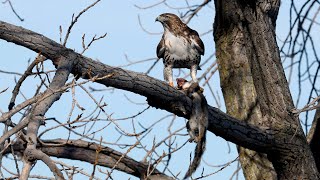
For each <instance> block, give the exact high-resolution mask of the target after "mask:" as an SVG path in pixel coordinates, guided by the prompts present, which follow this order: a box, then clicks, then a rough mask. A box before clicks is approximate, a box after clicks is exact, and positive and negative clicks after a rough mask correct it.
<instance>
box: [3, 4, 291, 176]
mask: <svg viewBox="0 0 320 180" xmlns="http://www.w3.org/2000/svg"><path fill="white" fill-rule="evenodd" d="M12 2H13V3H14V7H15V9H16V11H17V12H18V13H19V15H21V17H22V18H24V19H25V21H23V22H21V21H19V20H18V19H17V18H16V16H15V15H14V14H13V13H12V11H11V9H10V8H9V6H8V4H5V5H3V4H0V20H2V21H5V22H9V23H12V24H15V25H18V26H22V27H24V28H27V29H30V30H32V31H35V32H38V33H41V34H43V35H45V36H47V37H49V38H51V39H53V40H55V41H57V42H58V41H59V26H60V25H61V26H62V29H63V34H65V32H66V29H67V27H68V26H69V24H70V21H71V16H72V14H73V13H75V14H77V13H78V12H80V11H81V10H82V9H83V8H85V7H86V6H88V5H89V4H90V3H92V1H77V0H68V1H63V0H56V1H39V0H29V1H24V0H12ZM145 2H147V3H145ZM155 2H156V1H142V0H138V1H133V0H131V1H126V3H124V2H123V1H107V0H102V2H100V3H99V4H98V5H97V6H95V7H94V8H92V9H90V10H89V11H88V12H87V13H86V14H85V15H83V16H82V17H81V18H80V19H79V21H78V23H77V24H76V26H75V28H74V29H73V31H72V33H71V36H70V39H69V41H68V44H67V47H69V48H72V49H75V50H76V51H77V52H81V50H82V48H81V37H82V35H83V34H84V33H85V34H86V37H87V42H88V41H89V39H90V38H91V37H92V36H93V35H95V34H97V35H102V34H104V33H108V35H107V37H106V38H105V39H104V40H101V41H99V42H97V43H95V44H93V45H92V47H91V48H90V49H89V50H88V51H87V52H86V53H85V55H86V56H88V57H90V58H92V59H96V60H99V61H101V62H103V63H106V64H108V65H112V66H121V65H125V64H127V63H128V62H127V61H126V58H125V55H127V56H128V58H129V59H130V60H131V61H136V60H142V59H147V58H153V57H155V56H156V54H155V48H156V46H157V43H158V42H159V39H160V38H161V34H157V35H150V34H147V33H146V32H144V31H143V30H142V29H141V27H140V25H139V22H138V15H140V17H141V22H142V24H143V27H144V28H146V29H147V30H148V31H150V32H153V33H161V32H162V26H161V24H160V23H155V22H154V20H155V18H156V17H157V16H158V15H159V14H161V13H164V12H172V13H177V11H176V10H173V9H170V8H168V7H166V6H164V5H161V6H158V7H155V8H152V9H146V10H140V9H138V8H136V7H135V6H134V5H135V4H136V5H141V6H147V5H151V4H153V3H155ZM169 2H170V1H169ZM181 2H184V1H181ZM197 2H198V4H200V3H201V2H202V1H197ZM170 4H171V5H174V6H176V7H177V6H178V5H176V3H174V2H173V1H172V3H170ZM181 4H184V3H181ZM288 4H289V1H288V0H286V1H283V2H282V6H281V10H280V14H279V18H278V21H277V22H278V25H277V34H278V36H279V38H280V39H283V38H284V37H285V34H286V32H287V31H288V24H289V22H288V18H289V17H288ZM183 6H185V5H183ZM182 12H184V10H182ZM214 13H215V10H214V4H213V2H211V3H210V7H205V8H204V9H203V10H201V12H200V14H199V16H198V17H195V18H194V19H193V20H192V21H191V23H190V24H189V26H190V27H191V28H193V29H195V30H197V31H198V32H199V33H200V34H201V33H204V32H206V31H208V30H210V29H211V28H212V23H213V19H214ZM202 40H203V41H204V43H205V47H206V55H205V56H204V57H203V59H206V58H207V57H209V56H210V55H211V54H212V53H214V51H215V50H214V43H213V37H212V33H209V34H207V35H205V36H203V37H202ZM0 53H1V58H2V61H1V64H0V70H6V71H14V72H20V73H23V72H24V70H25V68H26V66H27V61H28V60H29V59H31V60H33V59H34V57H35V56H36V53H34V52H32V51H29V50H27V49H25V48H23V47H19V46H16V45H14V44H12V43H7V42H5V41H2V40H0ZM152 63H153V61H149V62H146V63H144V64H137V65H133V66H130V67H125V68H126V69H130V70H133V71H137V72H145V71H146V70H147V69H148V68H149V67H150V66H151V64H152ZM50 64H51V63H47V67H48V68H52V66H50ZM162 67H163V65H162V63H158V64H157V65H156V67H155V68H154V69H153V70H152V71H151V73H150V75H151V76H153V77H156V78H159V79H162ZM176 74H177V71H176ZM14 78H15V76H13V75H6V74H1V76H0V90H2V89H4V88H6V87H10V89H9V91H7V92H6V93H4V94H2V95H0V100H1V101H0V109H1V111H3V112H5V111H7V105H8V102H9V99H10V97H11V96H10V92H11V91H12V89H13V87H14ZM211 84H213V87H214V89H213V90H214V92H217V93H218V94H219V96H220V100H221V101H223V98H222V97H223V96H222V94H221V90H220V85H219V77H218V74H217V73H216V74H215V75H214V78H213V80H212V81H211ZM34 86H35V84H34V82H33V78H32V77H31V78H29V79H28V80H27V81H26V83H25V84H24V86H23V87H22V90H23V92H24V94H25V96H27V97H28V98H30V97H31V96H32V95H33V92H34V89H33V88H32V87H34ZM94 86H95V87H97V88H104V87H102V86H99V85H94ZM208 91H209V90H206V91H205V92H208ZM124 95H126V96H128V97H129V98H130V99H131V100H133V101H135V102H138V103H144V104H142V105H134V104H132V103H130V102H129V101H128V100H127V98H126V97H125V96H124ZM101 96H104V101H105V102H106V103H107V104H108V106H107V107H106V108H105V110H106V112H107V114H108V115H111V114H112V117H114V118H116V117H127V116H130V115H133V114H135V113H136V112H138V111H141V110H143V109H144V108H145V107H147V104H145V103H146V102H145V98H144V97H141V96H138V95H135V94H132V93H130V92H125V91H122V90H115V91H114V92H113V93H109V92H103V93H96V94H95V97H97V99H100V98H101ZM293 96H295V93H294V92H293ZM77 97H78V100H79V103H80V104H81V105H82V106H84V107H85V108H86V109H87V110H89V111H90V110H92V109H93V108H94V104H93V102H92V101H91V100H90V99H89V97H88V96H87V95H86V94H85V93H84V92H83V91H81V90H80V89H79V90H78V91H77ZM207 98H208V102H209V104H210V105H213V106H215V104H214V101H213V98H212V97H210V96H207ZM22 100H23V99H22V97H21V96H19V99H18V102H22ZM62 101H63V102H62ZM71 101H72V99H71V97H70V94H68V95H64V96H62V99H61V100H60V101H59V102H57V103H56V104H54V106H53V107H52V108H51V109H50V110H49V112H48V113H47V115H46V116H47V117H57V118H58V119H59V120H60V121H65V120H66V117H67V115H68V113H69V110H70V104H71ZM222 104H223V103H222ZM222 109H223V110H224V107H223V108H222ZM224 111H225V110H224ZM77 113H81V112H80V111H79V110H77V111H76V112H75V113H74V115H73V116H72V117H76V116H77ZM87 114H89V112H87ZM167 114H168V113H167V112H165V111H162V110H158V109H154V108H152V109H150V110H148V111H147V112H146V113H144V114H142V115H141V116H140V117H139V118H137V119H134V120H135V121H139V122H140V123H142V124H144V125H145V126H147V125H150V124H152V122H154V121H156V120H157V119H160V118H161V117H163V116H165V115H167ZM101 118H106V117H105V116H104V115H102V117H101ZM170 122H171V121H170V120H166V121H165V122H163V123H160V124H159V125H158V126H157V130H154V131H152V132H151V133H150V135H149V138H147V139H145V140H144V141H143V142H144V143H145V144H148V142H150V143H151V142H152V140H153V138H154V137H155V138H156V140H157V141H159V140H161V139H162V138H163V137H165V136H166V135H167V128H168V123H170ZM174 122H175V123H174V126H173V128H172V129H173V130H175V129H178V128H180V127H182V126H184V123H185V121H184V120H183V119H181V118H178V119H176V120H175V121H174ZM119 124H121V126H123V128H125V129H128V130H132V127H131V125H130V124H131V121H130V122H119ZM128 124H129V125H128ZM50 125H55V124H54V123H50V122H49V124H48V125H47V127H50ZM101 125H103V123H101ZM0 127H1V130H0V131H2V128H3V126H0ZM95 128H98V126H96V127H95ZM44 129H45V128H41V130H44ZM58 132H59V133H55V134H48V135H47V136H45V137H46V138H60V137H61V138H65V137H66V134H65V131H63V130H61V131H58ZM113 132H115V131H114V129H111V128H110V129H109V130H108V131H104V132H102V133H101V134H100V135H101V136H102V137H103V138H104V140H106V141H110V142H114V141H115V140H116V139H117V137H114V136H112V135H113ZM183 133H186V131H183ZM96 138H98V139H99V138H100V137H96ZM178 139H179V140H180V142H179V143H181V142H183V141H185V140H186V139H187V136H184V137H180V138H178ZM127 141H128V142H131V143H134V141H133V140H132V139H131V140H130V139H128V140H127ZM122 142H125V139H123V140H122ZM229 145H230V147H231V150H230V152H229V149H228V143H227V142H226V141H225V140H223V139H221V138H219V137H216V136H215V135H214V134H212V133H208V145H207V150H206V153H205V155H204V159H205V161H206V162H207V163H209V164H210V165H221V164H224V163H227V162H228V161H230V160H233V159H234V158H236V157H237V152H236V148H235V145H233V144H232V143H229ZM193 149H194V144H187V145H186V146H185V147H184V148H183V149H182V150H181V151H179V154H174V155H173V158H172V162H171V165H172V164H177V166H171V169H172V170H173V172H174V173H178V172H179V171H181V173H182V174H184V173H185V171H186V170H187V164H188V162H189V153H190V152H191V151H192V150H193ZM120 150H121V149H120ZM121 151H123V150H121ZM141 152H142V153H141ZM159 152H161V151H159ZM128 155H129V156H131V157H133V158H135V159H136V160H141V159H142V158H143V156H144V153H143V151H139V150H137V151H132V152H130V153H129V154H128ZM67 162H70V163H71V164H74V165H76V166H81V167H83V168H84V170H87V171H88V173H91V170H92V165H90V164H86V163H79V162H74V161H73V162H72V161H67ZM13 165H14V164H12V166H13ZM41 166H42V165H41V164H40V165H38V166H37V167H36V168H35V169H34V171H33V173H32V174H35V173H39V172H45V173H47V175H49V174H50V172H49V170H48V168H44V167H43V166H42V167H41ZM39 167H41V171H40V168H39ZM160 167H161V165H160ZM162 167H163V166H162ZM204 167H205V173H206V172H213V171H215V170H218V169H220V168H216V167H209V166H206V165H205V166H204ZM236 169H237V163H233V164H231V165H230V166H229V167H227V168H226V169H224V170H222V171H221V172H218V173H217V174H215V175H213V176H211V177H210V178H208V179H229V178H230V177H231V175H232V173H233V172H234V171H235V170H236ZM200 171H201V170H199V171H197V173H196V176H197V175H200V173H201V172H200ZM104 177H105V176H104V175H101V174H100V178H104ZM113 177H114V178H115V179H120V178H121V179H128V178H129V177H130V176H127V175H125V174H123V173H114V174H113ZM131 179H134V178H133V177H131ZM240 179H243V176H242V175H241V177H240Z"/></svg>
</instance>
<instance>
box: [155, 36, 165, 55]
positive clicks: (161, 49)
mask: <svg viewBox="0 0 320 180" xmlns="http://www.w3.org/2000/svg"><path fill="white" fill-rule="evenodd" d="M164 50H165V44H164V40H163V36H162V38H161V40H160V42H159V44H158V46H157V56H158V58H159V59H160V58H163V56H164Z"/></svg>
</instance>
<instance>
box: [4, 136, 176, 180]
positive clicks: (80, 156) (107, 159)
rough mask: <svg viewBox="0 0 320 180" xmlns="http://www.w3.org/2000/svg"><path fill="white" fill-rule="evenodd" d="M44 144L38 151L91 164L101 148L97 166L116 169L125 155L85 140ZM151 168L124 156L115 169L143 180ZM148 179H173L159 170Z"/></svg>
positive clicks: (20, 148) (22, 146)
mask: <svg viewBox="0 0 320 180" xmlns="http://www.w3.org/2000/svg"><path fill="white" fill-rule="evenodd" d="M43 142H44V143H45V144H41V143H38V145H37V149H39V150H41V151H42V152H43V153H45V154H47V155H48V156H53V157H57V158H66V159H74V160H80V161H84V162H88V163H91V164H94V163H95V160H96V154H97V152H96V150H97V149H99V148H100V149H101V151H100V152H99V154H98V164H97V165H100V166H103V167H108V168H112V167H114V165H115V163H116V162H117V161H118V160H119V159H120V158H121V156H122V155H123V154H122V153H121V152H118V151H116V150H114V149H112V148H109V147H106V146H101V145H99V144H97V143H92V142H86V141H83V140H64V139H52V140H43ZM47 144H50V145H47ZM13 148H14V151H15V152H23V151H24V149H25V144H24V143H21V141H18V142H15V143H14V144H13ZM8 153H11V152H10V150H9V149H8V150H6V151H4V155H5V154H8ZM150 168H151V169H152V167H151V166H149V164H146V163H143V162H137V161H135V160H134V159H132V158H130V157H128V156H124V157H123V158H122V159H121V161H120V163H118V165H117V166H116V167H115V169H117V170H119V171H122V172H125V173H127V174H131V175H133V176H135V177H138V178H141V179H145V175H146V174H147V171H148V169H150ZM148 178H149V179H155V180H156V179H159V178H161V179H167V180H169V179H172V178H170V177H169V176H166V175H165V174H163V173H161V172H160V171H158V170H157V169H155V170H154V171H153V173H152V174H151V175H150V176H149V177H148Z"/></svg>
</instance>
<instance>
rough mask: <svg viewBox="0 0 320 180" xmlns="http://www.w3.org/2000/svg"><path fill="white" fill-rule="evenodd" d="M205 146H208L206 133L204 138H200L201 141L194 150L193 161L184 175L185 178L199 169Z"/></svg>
mask: <svg viewBox="0 0 320 180" xmlns="http://www.w3.org/2000/svg"><path fill="white" fill-rule="evenodd" d="M205 147H206V135H204V136H203V138H202V139H201V140H200V142H198V143H197V146H196V148H195V152H194V157H193V161H192V162H191V164H190V166H189V169H188V171H187V173H186V175H184V178H183V179H187V178H188V177H190V176H191V175H192V174H193V173H194V172H195V171H196V170H197V168H198V166H199V165H200V162H201V157H202V154H203V153H204V151H205Z"/></svg>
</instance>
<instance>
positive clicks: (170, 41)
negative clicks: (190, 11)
mask: <svg viewBox="0 0 320 180" xmlns="http://www.w3.org/2000/svg"><path fill="white" fill-rule="evenodd" d="M156 21H159V22H160V23H161V24H162V26H163V29H164V32H163V35H162V38H161V40H160V42H159V44H158V46H157V56H158V58H159V59H160V58H162V59H163V64H164V69H163V75H164V79H165V80H166V81H169V85H170V86H173V77H172V68H188V69H190V75H191V78H192V80H193V81H194V82H197V81H198V80H197V77H196V75H197V70H198V69H199V70H200V67H199V63H200V60H201V55H204V45H203V42H202V40H201V39H200V37H199V34H198V33H197V31H195V30H193V29H191V28H189V27H188V26H187V25H186V24H185V23H183V22H182V21H181V19H180V18H179V17H178V16H176V15H175V14H171V13H164V14H161V15H159V16H158V17H157V18H156Z"/></svg>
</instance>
